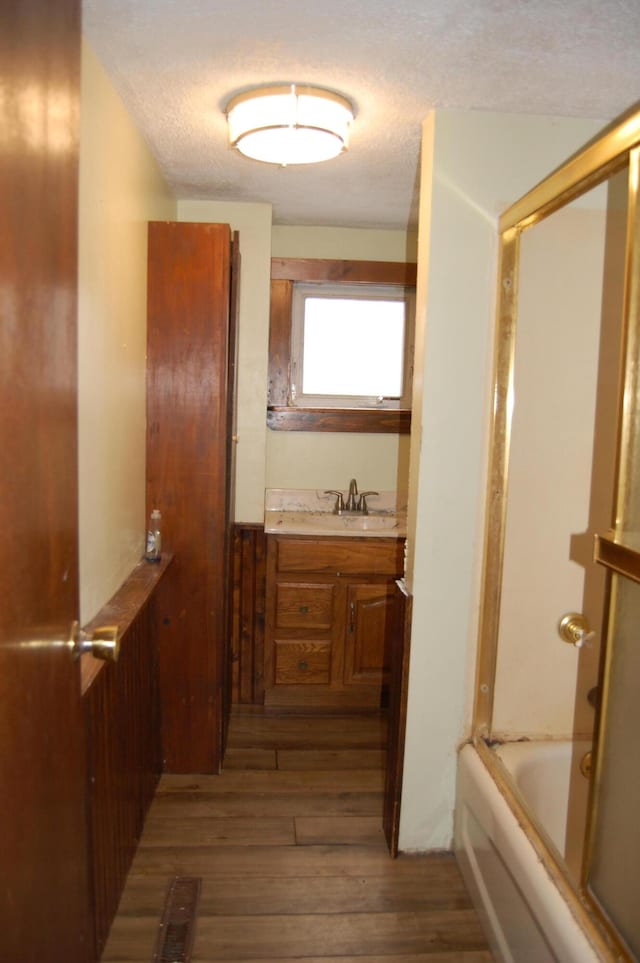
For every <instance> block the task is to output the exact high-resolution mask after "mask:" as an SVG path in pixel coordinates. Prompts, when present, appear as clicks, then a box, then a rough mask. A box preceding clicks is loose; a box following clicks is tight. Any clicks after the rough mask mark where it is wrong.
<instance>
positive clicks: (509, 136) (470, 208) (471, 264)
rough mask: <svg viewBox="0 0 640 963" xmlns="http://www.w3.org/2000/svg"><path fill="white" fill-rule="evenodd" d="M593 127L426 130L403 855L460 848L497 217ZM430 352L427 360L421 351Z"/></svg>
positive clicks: (430, 126)
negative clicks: (457, 804)
mask: <svg viewBox="0 0 640 963" xmlns="http://www.w3.org/2000/svg"><path fill="white" fill-rule="evenodd" d="M597 127H598V125H597V124H595V123H593V122H589V121H578V120H576V121H574V120H562V119H559V118H545V117H519V116H514V115H508V114H492V113H482V112H475V113H465V112H461V111H438V112H436V113H435V115H433V116H430V117H429V118H427V120H426V121H425V125H424V132H423V142H422V175H421V176H422V179H421V188H420V198H421V200H420V232H419V239H418V294H417V301H418V304H417V323H418V327H419V339H418V343H419V345H420V344H424V363H423V365H422V373H421V376H420V375H419V376H418V378H417V380H416V389H417V393H416V399H415V401H416V403H415V404H414V410H413V428H412V437H411V456H410V477H409V505H410V516H411V519H412V525H410V532H411V531H412V530H413V533H412V537H411V538H410V546H409V568H408V578H409V584H410V588H411V589H412V591H413V595H414V602H413V624H412V638H411V667H410V678H409V703H408V718H407V733H406V747H405V764H404V781H403V804H402V815H401V827H400V846H401V848H402V849H404V850H414V849H415V850H424V849H433V848H440V847H447V846H449V845H450V843H451V836H452V828H453V809H454V801H455V770H456V749H457V746H458V744H459V742H460V741H461V740H462V739H463V738H464V737H465V735H466V734H467V733H468V722H469V710H470V706H471V694H472V691H473V685H472V683H473V671H474V661H475V646H476V632H477V613H478V601H479V587H480V565H481V545H482V526H483V516H484V497H485V472H486V457H487V454H486V453H487V433H488V412H489V395H490V369H491V350H492V349H491V340H492V339H491V333H492V329H493V312H494V294H495V283H496V282H495V273H496V218H497V215H498V214H499V212H500V211H501V210H503V209H504V208H505V207H506V206H507V204H508V203H510V202H511V201H513V200H515V199H516V198H518V197H519V196H521V195H522V194H524V193H525V192H526V191H527V190H528V189H529V188H530V187H532V186H533V185H534V184H535V183H537V182H538V181H539V180H541V179H542V178H543V177H544V176H546V174H547V173H549V171H550V170H552V169H553V168H554V167H555V166H557V165H558V164H559V163H561V162H562V161H563V160H564V159H565V158H566V157H567V156H568V155H569V154H570V153H572V152H573V151H574V150H575V149H576V148H578V147H579V146H580V145H581V144H582V143H584V141H586V140H587V139H588V138H589V137H590V136H592V135H593V133H595V131H596V130H597ZM419 352H420V353H421V349H420V348H419Z"/></svg>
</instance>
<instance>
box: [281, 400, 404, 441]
mask: <svg viewBox="0 0 640 963" xmlns="http://www.w3.org/2000/svg"><path fill="white" fill-rule="evenodd" d="M267 427H268V428H271V429H272V431H359V432H372V433H375V432H377V433H379V434H385V433H386V434H405V435H406V434H408V433H409V431H410V430H411V411H410V410H409V409H406V408H399V409H390V408H385V409H379V408H291V407H286V406H284V405H270V406H269V407H268V408H267Z"/></svg>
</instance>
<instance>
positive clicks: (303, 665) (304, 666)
mask: <svg viewBox="0 0 640 963" xmlns="http://www.w3.org/2000/svg"><path fill="white" fill-rule="evenodd" d="M298 668H299V669H300V670H301V671H302V672H304V671H305V669H308V668H309V663H308V662H304V661H303V662H298Z"/></svg>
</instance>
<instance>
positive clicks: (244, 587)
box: [231, 523, 267, 705]
mask: <svg viewBox="0 0 640 963" xmlns="http://www.w3.org/2000/svg"><path fill="white" fill-rule="evenodd" d="M266 555H267V541H266V536H265V534H264V528H263V526H262V525H259V524H246V523H236V525H234V529H233V618H232V640H231V653H232V655H231V658H232V672H231V686H232V688H231V701H232V702H233V703H234V704H236V705H237V704H243V705H262V704H263V701H264V672H263V662H264V618H265V598H266Z"/></svg>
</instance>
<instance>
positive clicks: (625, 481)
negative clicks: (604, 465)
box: [615, 148, 640, 542]
mask: <svg viewBox="0 0 640 963" xmlns="http://www.w3.org/2000/svg"><path fill="white" fill-rule="evenodd" d="M639 181H640V149H638V148H636V149H635V150H633V151H632V152H631V154H630V156H629V176H628V187H627V198H628V199H627V239H626V251H625V274H624V295H623V345H622V352H623V353H622V358H623V363H624V380H623V382H622V385H621V394H620V398H619V400H618V464H617V466H616V467H617V478H616V505H615V531H616V540H617V541H618V542H623V541H624V533H625V531H628V530H630V529H633V527H634V524H633V520H632V519H629V518H628V517H627V516H628V505H629V476H630V473H631V464H632V461H633V458H634V456H636V457H637V454H638V443H639V441H640V439H638V438H637V437H636V435H637V434H638V422H639V420H640V411H639V406H640V357H639V352H640V305H639V304H638V300H639V298H640V201H639V196H638V193H639Z"/></svg>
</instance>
